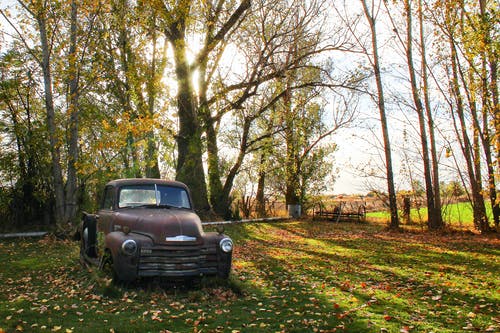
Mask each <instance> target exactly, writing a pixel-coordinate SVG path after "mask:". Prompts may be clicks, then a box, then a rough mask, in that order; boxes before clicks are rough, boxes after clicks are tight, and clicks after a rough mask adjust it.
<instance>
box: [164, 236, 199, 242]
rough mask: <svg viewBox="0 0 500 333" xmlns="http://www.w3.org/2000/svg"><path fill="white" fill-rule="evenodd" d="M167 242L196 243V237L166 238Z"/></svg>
mask: <svg viewBox="0 0 500 333" xmlns="http://www.w3.org/2000/svg"><path fill="white" fill-rule="evenodd" d="M165 240H166V241H167V242H194V241H196V237H191V236H185V235H179V236H175V237H167V238H165Z"/></svg>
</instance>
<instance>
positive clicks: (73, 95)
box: [64, 0, 80, 222]
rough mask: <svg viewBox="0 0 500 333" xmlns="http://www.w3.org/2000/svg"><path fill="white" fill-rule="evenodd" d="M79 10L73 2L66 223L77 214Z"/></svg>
mask: <svg viewBox="0 0 500 333" xmlns="http://www.w3.org/2000/svg"><path fill="white" fill-rule="evenodd" d="M77 15H78V8H77V4H76V2H75V1H74V0H73V1H72V2H71V32H70V48H69V54H68V59H69V62H68V65H69V105H68V108H69V114H70V117H69V125H68V127H69V131H68V134H69V137H68V179H67V181H66V198H65V203H64V204H65V209H64V215H65V216H64V220H65V222H75V221H74V220H75V217H76V213H77V209H78V207H77V193H78V189H77V175H76V163H77V162H78V117H79V112H80V111H79V105H78V99H79V94H80V91H79V87H78V81H79V73H78V64H77V50H76V38H77V19H78V16H77Z"/></svg>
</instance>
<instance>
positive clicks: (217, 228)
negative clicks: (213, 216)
mask: <svg viewBox="0 0 500 333" xmlns="http://www.w3.org/2000/svg"><path fill="white" fill-rule="evenodd" d="M216 230H217V232H218V233H219V235H222V234H223V233H224V231H225V229H224V226H223V225H217V227H216Z"/></svg>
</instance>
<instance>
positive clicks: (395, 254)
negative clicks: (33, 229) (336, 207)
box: [0, 221, 500, 333]
mask: <svg viewBox="0 0 500 333" xmlns="http://www.w3.org/2000/svg"><path fill="white" fill-rule="evenodd" d="M226 233H227V234H229V235H230V236H231V237H233V239H234V241H235V244H236V248H235V253H234V265H233V272H232V275H231V278H230V280H229V281H227V282H226V281H218V280H212V279H207V280H203V281H202V282H201V284H200V285H195V286H188V287H185V286H183V285H181V284H177V283H168V284H160V283H159V282H149V283H141V284H138V285H134V286H127V287H124V286H115V285H112V284H110V281H109V279H108V278H107V277H106V276H103V275H102V274H101V273H100V272H94V271H88V270H87V269H85V268H82V267H81V266H80V265H79V263H78V247H77V244H76V243H70V242H61V241H55V240H51V239H50V238H47V239H44V240H40V241H37V240H31V241H23V240H18V241H12V240H9V241H2V242H0V260H1V262H2V263H3V265H2V269H1V270H0V280H1V281H2V283H1V284H0V332H2V331H6V332H15V331H16V330H18V331H25V332H168V331H170V332H231V333H232V332H335V331H346V332H380V331H381V330H382V329H385V330H386V331H388V332H407V331H408V332H431V331H432V332H460V331H468V330H470V331H483V332H487V331H492V332H494V331H498V330H499V329H500V324H499V321H500V317H499V315H498V308H499V305H500V296H499V291H500V281H499V279H498V272H499V271H500V263H499V258H500V241H499V239H498V238H494V236H484V235H472V234H470V233H458V232H457V233H452V234H448V235H435V234H426V233H416V232H414V233H410V232H404V233H391V232H388V231H385V229H384V226H383V225H378V224H374V223H364V224H350V223H329V222H309V221H301V222H282V223H274V224H266V223H261V224H245V225H233V226H228V227H227V228H226Z"/></svg>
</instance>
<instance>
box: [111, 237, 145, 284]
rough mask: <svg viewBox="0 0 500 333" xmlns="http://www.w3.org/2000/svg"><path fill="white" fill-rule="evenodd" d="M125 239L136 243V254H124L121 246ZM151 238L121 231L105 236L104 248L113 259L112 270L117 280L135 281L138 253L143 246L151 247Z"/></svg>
mask: <svg viewBox="0 0 500 333" xmlns="http://www.w3.org/2000/svg"><path fill="white" fill-rule="evenodd" d="M127 239H132V240H134V241H135V242H136V243H137V252H136V253H135V254H134V255H129V254H125V253H124V252H123V251H122V244H123V242H124V241H126V240H127ZM152 244H153V241H152V239H151V238H149V237H147V236H144V235H139V234H136V233H128V234H125V233H123V232H121V231H113V232H110V233H108V234H107V235H106V237H105V239H104V246H105V248H106V249H108V250H109V252H110V253H111V256H112V259H113V270H114V272H115V274H116V277H117V278H118V280H121V281H134V280H136V279H137V277H138V274H137V265H138V263H139V260H138V259H139V252H140V249H141V247H143V246H152Z"/></svg>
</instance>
